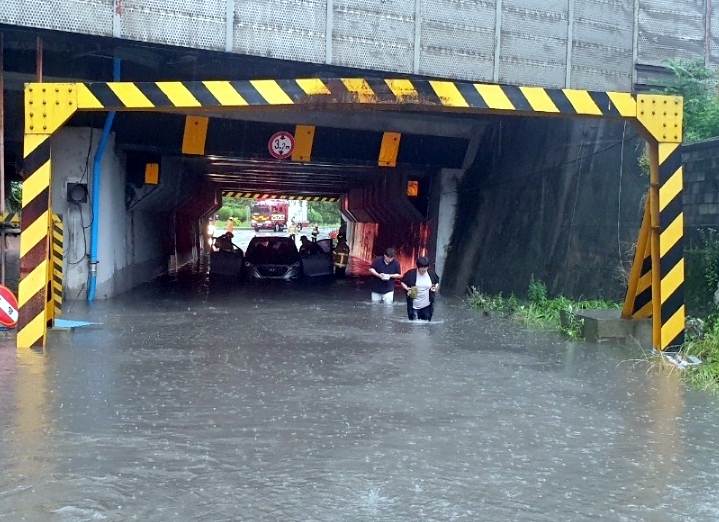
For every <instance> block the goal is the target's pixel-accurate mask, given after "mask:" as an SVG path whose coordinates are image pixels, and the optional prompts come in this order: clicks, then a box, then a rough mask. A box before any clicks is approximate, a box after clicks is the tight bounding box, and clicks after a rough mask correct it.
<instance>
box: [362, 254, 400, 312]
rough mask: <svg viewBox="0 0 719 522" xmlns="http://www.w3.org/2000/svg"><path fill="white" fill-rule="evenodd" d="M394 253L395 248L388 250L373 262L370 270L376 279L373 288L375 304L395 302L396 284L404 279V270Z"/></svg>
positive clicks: (373, 281)
mask: <svg viewBox="0 0 719 522" xmlns="http://www.w3.org/2000/svg"><path fill="white" fill-rule="evenodd" d="M394 253H395V252H394V248H392V247H390V248H388V249H387V250H385V252H384V255H383V256H380V257H377V258H376V259H375V260H374V261H373V262H372V266H370V268H369V273H370V274H372V276H374V278H375V279H373V280H372V286H371V287H372V302H373V303H387V304H392V302H394V282H395V280H396V279H400V278H401V277H402V269H401V268H400V266H399V262H398V261H397V260H396V259H395V258H394Z"/></svg>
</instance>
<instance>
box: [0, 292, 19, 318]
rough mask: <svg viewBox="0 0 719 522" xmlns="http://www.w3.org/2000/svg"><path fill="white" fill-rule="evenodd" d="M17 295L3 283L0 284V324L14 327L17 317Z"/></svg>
mask: <svg viewBox="0 0 719 522" xmlns="http://www.w3.org/2000/svg"><path fill="white" fill-rule="evenodd" d="M17 309H18V306H17V297H15V294H13V293H12V290H10V289H9V288H8V287H7V286H5V285H0V325H2V326H4V327H5V328H15V327H16V326H17V319H18V315H19V314H18V311H17Z"/></svg>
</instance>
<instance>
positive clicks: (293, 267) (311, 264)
mask: <svg viewBox="0 0 719 522" xmlns="http://www.w3.org/2000/svg"><path fill="white" fill-rule="evenodd" d="M314 245H315V247H314V248H313V249H312V250H310V251H304V250H303V251H302V252H301V253H300V252H299V251H298V250H297V245H295V242H294V241H293V240H292V239H290V238H289V237H282V236H255V237H253V238H252V239H251V240H250V243H249V245H247V249H246V250H245V259H244V275H245V278H247V279H250V280H252V279H279V280H284V281H292V280H295V279H299V278H301V277H303V276H304V277H317V276H324V275H331V274H332V273H333V266H332V242H331V240H329V239H324V240H320V241H318V242H316V243H314Z"/></svg>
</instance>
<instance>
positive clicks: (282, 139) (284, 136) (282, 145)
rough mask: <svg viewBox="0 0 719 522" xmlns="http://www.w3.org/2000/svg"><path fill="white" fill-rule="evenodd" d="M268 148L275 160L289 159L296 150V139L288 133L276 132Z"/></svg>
mask: <svg viewBox="0 0 719 522" xmlns="http://www.w3.org/2000/svg"><path fill="white" fill-rule="evenodd" d="M267 148H268V149H269V150H270V154H272V157H273V158H277V159H286V158H289V157H290V156H291V155H292V151H293V150H294V149H295V138H294V136H292V134H290V133H289V132H287V131H280V132H275V133H274V134H273V135H272V137H271V138H270V142H269V143H268V144H267Z"/></svg>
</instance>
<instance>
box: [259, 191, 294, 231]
mask: <svg viewBox="0 0 719 522" xmlns="http://www.w3.org/2000/svg"><path fill="white" fill-rule="evenodd" d="M288 214H289V205H288V202H287V201H286V200H284V199H258V200H257V201H255V204H254V205H252V214H251V215H250V226H252V228H254V229H255V230H256V231H260V230H261V229H270V230H274V231H275V232H280V231H281V230H284V229H285V228H287V222H288V221H289V218H288Z"/></svg>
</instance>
